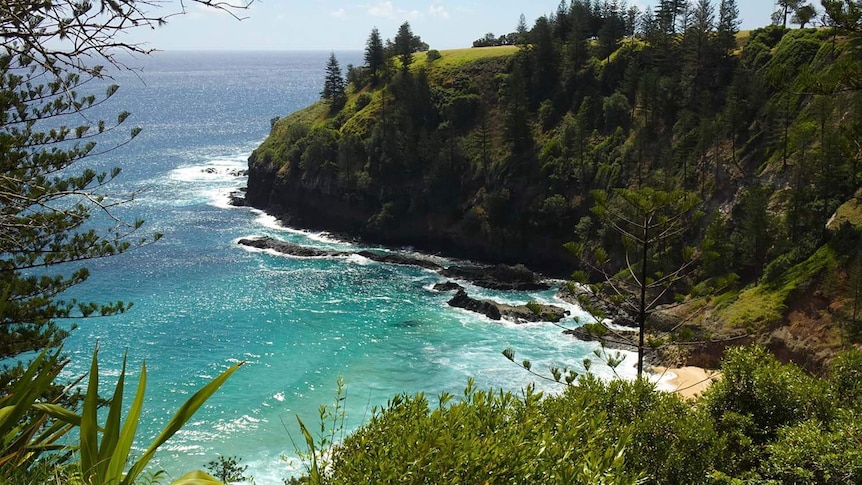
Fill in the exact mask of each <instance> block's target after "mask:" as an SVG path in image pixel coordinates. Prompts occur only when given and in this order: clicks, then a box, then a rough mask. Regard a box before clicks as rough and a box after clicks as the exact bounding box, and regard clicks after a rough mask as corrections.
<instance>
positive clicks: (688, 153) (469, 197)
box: [248, 1, 862, 371]
mask: <svg viewBox="0 0 862 485" xmlns="http://www.w3.org/2000/svg"><path fill="white" fill-rule="evenodd" d="M585 3H586V4H587V5H589V2H577V1H576V2H572V4H571V5H570V6H568V7H566V8H563V7H564V6H565V4H563V5H562V6H561V9H560V10H558V11H557V13H556V14H555V15H554V16H551V17H550V18H546V17H542V18H540V19H538V20H537V21H536V22H535V24H534V26H533V27H532V29H530V30H529V31H525V32H523V37H522V40H521V42H520V44H519V45H518V46H501V47H487V48H478V49H464V50H457V51H443V52H441V53H439V54H440V56H439V58H436V59H435V57H438V56H430V57H427V56H426V54H415V55H414V56H413V62H412V64H410V65H409V66H407V67H409V68H407V69H405V68H404V67H405V66H403V65H402V64H401V63H400V62H399V61H395V60H391V61H390V62H389V63H388V64H387V66H386V67H385V68H383V70H382V73H381V75H380V79H379V80H378V81H377V82H374V80H373V79H372V76H369V75H368V73H367V72H365V73H364V75H362V72H361V70H360V71H359V75H357V73H356V72H354V73H353V76H352V77H351V75H350V74H349V75H348V79H352V81H353V82H351V84H350V85H349V86H348V88H347V91H346V93H347V96H346V101H345V102H344V104H343V107H337V106H334V105H332V104H330V103H329V102H327V101H321V102H319V103H317V104H315V105H313V106H310V107H308V108H306V109H304V110H301V111H299V112H297V113H293V114H291V115H289V116H287V117H285V118H282V119H281V120H279V121H278V122H277V123H275V125H274V127H273V130H272V133H271V134H270V136H269V138H268V139H267V140H266V141H265V142H264V143H263V144H262V145H261V146H260V147H259V148H258V149H257V150H256V151H255V152H254V153H253V155H252V156H251V158H250V160H249V185H248V201H249V203H251V204H252V205H255V206H258V207H261V208H265V209H268V210H270V211H271V212H275V213H278V214H280V215H281V216H283V217H284V218H285V219H286V220H288V221H289V222H290V223H292V224H296V225H302V226H307V227H315V228H320V229H327V230H333V231H341V232H346V233H349V234H354V235H359V236H362V237H364V238H367V239H368V240H370V241H376V242H381V243H386V244H393V245H411V246H415V247H417V248H420V249H424V250H428V251H441V252H444V253H446V254H451V255H456V256H464V257H471V258H476V259H480V260H485V261H492V262H510V263H515V262H522V263H526V264H528V265H529V266H531V267H534V268H536V269H539V270H541V271H544V272H546V273H547V274H550V275H553V276H561V277H567V276H568V275H569V274H571V272H572V271H574V270H576V269H579V268H581V267H582V265H581V261H579V260H578V259H577V258H575V257H574V256H573V255H572V254H571V253H570V252H569V251H567V250H566V249H565V248H564V247H563V245H564V244H565V243H567V242H569V241H599V242H600V243H601V245H602V246H603V248H604V249H605V250H606V251H607V254H608V257H609V260H610V261H611V262H612V263H613V264H615V265H616V267H617V269H618V270H621V269H623V268H624V267H625V266H626V264H627V262H626V259H625V257H624V254H625V250H626V247H625V244H624V238H620V237H619V235H618V234H617V233H616V232H614V231H612V230H609V228H608V227H607V226H606V225H603V224H601V223H600V222H601V221H599V220H598V218H597V215H596V213H594V212H593V211H592V209H593V207H594V205H595V202H596V200H597V199H596V197H595V193H596V191H599V192H602V193H609V194H613V193H614V191H616V190H619V189H631V190H639V189H642V188H650V189H653V190H661V191H668V192H671V191H681V192H680V193H684V194H687V195H686V196H685V197H692V198H696V199H697V200H699V201H700V203H699V205H698V209H699V211H700V215H701V216H702V217H699V218H697V219H696V222H694V223H692V224H691V226H690V227H688V228H687V230H686V232H685V235H684V241H683V243H684V244H685V245H687V246H691V247H693V254H694V257H695V258H696V260H697V263H698V264H697V266H696V269H695V270H694V271H692V272H690V273H687V274H686V276H685V278H684V279H682V280H680V281H679V282H678V283H676V284H675V286H674V287H673V291H672V293H671V294H668V295H666V296H665V300H664V301H663V303H676V305H675V306H674V308H673V309H672V310H671V309H670V308H668V309H667V310H666V311H665V315H664V317H665V319H671V320H672V321H673V322H675V323H674V324H673V325H671V326H670V327H672V328H673V332H672V334H671V335H670V336H669V337H668V336H667V335H664V336H662V338H670V339H676V338H677V337H685V338H683V340H687V341H694V342H700V343H699V344H698V343H695V344H693V345H685V346H680V347H678V348H676V349H674V350H673V352H672V353H666V354H665V355H664V357H663V358H664V359H665V360H669V361H674V360H676V361H683V360H688V361H689V362H692V363H696V364H701V365H710V366H715V365H717V363H718V360H719V358H720V355H721V353H722V352H723V350H724V348H725V347H726V345H728V344H729V343H742V342H752V341H758V342H761V343H763V344H765V345H766V346H767V347H768V348H769V349H770V350H772V351H773V352H775V353H776V354H777V355H778V356H779V357H780V358H781V359H783V360H794V361H796V362H798V363H800V364H801V365H803V366H804V367H805V368H806V369H809V370H812V371H816V370H819V369H821V368H822V366H823V365H824V363H825V362H826V361H828V359H829V358H830V356H831V355H832V354H833V353H834V351H835V350H836V349H838V348H840V347H842V346H845V345H848V344H853V343H855V342H859V339H860V333H862V332H860V328H861V327H860V315H862V312H860V308H862V252H860V247H862V243H860V241H862V238H860V228H862V216H860V213H862V210H860V209H859V203H860V202H859V198H860V197H862V190H860V187H862V163H860V162H862V92H860V89H862V86H860V83H859V80H860V79H862V75H860V74H862V62H860V61H859V59H860V40H862V38H860V35H859V33H858V32H857V31H855V30H853V29H847V28H845V29H841V30H839V29H838V28H828V29H826V28H824V29H796V30H790V29H786V28H783V27H781V26H770V27H767V28H763V29H757V30H754V31H751V32H745V33H743V34H740V33H738V32H737V31H736V28H735V25H736V24H737V22H736V20H735V17H734V16H733V15H732V12H731V13H728V12H726V11H724V10H722V11H720V12H719V14H718V15H716V14H715V13H714V12H713V13H712V14H710V12H708V11H699V10H698V11H695V12H694V13H693V14H691V15H688V16H685V17H682V16H681V15H680V14H679V13H674V12H664V11H662V8H664V7H660V8H659V9H657V11H656V12H655V14H654V15H653V14H652V13H650V15H645V16H644V17H643V19H642V20H641V24H642V25H643V26H644V27H643V28H642V30H641V31H630V30H629V27H628V24H627V23H626V22H624V21H623V20H624V17H625V13H624V12H617V11H614V10H609V11H598V10H593V9H586V10H584V9H583V6H584V4H585ZM668 3H671V2H668ZM727 3H728V2H722V6H726V4H727ZM701 4H704V5H706V6H709V3H708V2H701V3H699V4H698V5H699V6H700V5H701ZM662 5H664V4H662ZM709 8H712V7H709ZM592 33H597V35H595V36H594V35H591V34H592ZM375 72H376V71H375ZM374 77H376V75H375V76H374ZM652 258H653V259H651V260H650V264H651V265H654V267H656V268H658V267H659V266H660V265H661V264H663V263H666V262H673V261H676V260H678V259H679V258H680V254H679V251H678V249H674V247H671V246H668V247H667V248H664V249H663V252H662V253H660V254H657V255H655V256H653V257H652ZM633 263H636V262H635V261H629V262H628V264H633ZM680 303H681V305H679V304H680Z"/></svg>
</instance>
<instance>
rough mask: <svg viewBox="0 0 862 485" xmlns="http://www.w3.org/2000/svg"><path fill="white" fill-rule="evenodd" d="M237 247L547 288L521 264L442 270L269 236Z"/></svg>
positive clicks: (412, 260)
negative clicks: (356, 258)
mask: <svg viewBox="0 0 862 485" xmlns="http://www.w3.org/2000/svg"><path fill="white" fill-rule="evenodd" d="M237 244H240V245H242V246H248V247H253V248H257V249H270V250H273V251H276V252H278V253H280V254H285V255H288V256H299V257H304V258H316V257H336V256H351V255H354V254H355V255H358V256H362V257H364V258H368V259H370V260H372V261H377V262H379V263H388V264H398V265H405V266H417V267H420V268H425V269H428V270H431V271H435V272H437V273H439V274H441V275H443V276H446V277H451V278H457V279H463V280H466V281H469V282H471V283H473V284H475V285H477V286H481V287H483V288H489V289H495V290H516V291H526V290H545V289H549V288H550V287H551V286H550V285H549V284H547V283H545V282H544V281H542V279H541V277H540V276H539V275H538V274H536V273H534V272H533V271H531V270H530V269H528V268H527V267H526V266H524V265H515V266H508V265H504V264H498V265H496V266H481V265H476V264H469V265H457V264H456V265H451V266H449V267H448V268H444V267H443V266H441V265H439V264H437V263H435V262H434V261H432V260H431V259H428V258H423V257H421V256H411V255H408V254H403V253H391V252H382V251H370V250H361V251H338V250H333V249H318V248H314V247H310V246H302V245H299V244H294V243H289V242H285V241H281V240H278V239H275V238H272V237H269V236H266V237H259V238H243V239H240V240H239V241H238V242H237Z"/></svg>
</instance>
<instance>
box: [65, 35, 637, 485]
mask: <svg viewBox="0 0 862 485" xmlns="http://www.w3.org/2000/svg"><path fill="white" fill-rule="evenodd" d="M337 54H338V56H339V60H340V61H341V63H342V66H344V65H346V64H347V63H351V62H352V63H354V64H359V63H361V52H349V53H337ZM328 56H329V52H261V53H247V52H245V53H224V52H222V53H212V52H209V53H160V54H157V55H155V56H154V57H152V58H147V59H141V60H138V61H136V62H137V63H138V64H139V65H141V66H142V67H143V71H142V72H141V73H140V74H139V75H140V79H138V77H137V76H132V75H129V74H128V73H126V74H119V75H118V76H117V80H118V81H119V83H120V84H121V85H122V89H121V91H120V92H119V93H118V94H117V96H116V98H115V99H112V100H111V102H110V103H109V106H108V109H109V111H108V112H109V113H110V112H112V111H110V110H113V112H116V111H120V110H123V109H125V110H128V111H130V112H132V114H133V117H132V119H131V120H132V122H133V123H134V124H136V125H139V126H141V127H143V128H144V132H143V133H142V134H141V135H140V136H139V137H138V139H136V140H135V141H134V142H133V143H132V144H130V145H128V146H126V147H124V148H122V149H120V150H117V151H115V152H112V153H110V154H109V155H108V156H105V157H102V158H100V159H99V160H97V161H96V163H97V165H100V166H106V167H109V166H115V165H119V166H122V167H123V168H124V172H123V175H122V177H121V179H120V180H118V181H117V182H116V183H115V184H113V186H112V191H133V190H135V191H136V190H141V191H142V192H141V194H140V195H139V196H138V197H137V200H136V201H135V202H134V203H133V204H131V205H129V206H126V207H124V208H122V209H121V211H120V212H121V214H122V215H123V216H124V217H127V218H130V219H133V218H137V217H140V218H143V219H145V220H146V221H147V224H146V226H145V230H146V231H150V232H162V233H164V238H163V239H162V240H161V241H159V242H157V243H156V244H154V245H151V246H148V247H144V248H141V249H138V250H135V251H133V252H131V253H129V254H125V255H122V256H119V257H115V258H110V259H107V260H103V261H95V262H91V263H90V264H88V267H89V268H91V274H92V276H91V278H90V280H89V281H87V282H86V283H85V284H83V285H81V286H80V287H78V288H76V289H75V291H74V293H75V295H77V296H83V297H86V298H89V299H95V300H97V301H110V300H118V299H119V300H124V301H131V302H134V306H133V308H132V309H131V310H130V311H129V312H128V313H126V314H123V315H119V316H115V317H110V318H96V319H91V320H86V321H83V322H79V325H80V327H79V328H78V329H77V330H75V331H74V332H73V334H72V337H71V338H70V339H69V340H68V343H67V345H66V349H67V350H68V351H69V352H70V353H71V354H72V355H73V363H72V365H71V366H70V368H69V372H70V374H80V373H83V372H85V370H86V368H87V365H88V362H89V360H88V357H89V356H90V355H91V353H92V351H93V348H94V346H95V345H96V344H97V343H98V344H99V346H100V349H101V350H100V355H101V363H102V371H103V373H104V375H105V378H104V380H105V381H107V382H110V381H111V380H112V379H115V378H116V375H117V374H118V372H119V365H120V362H121V359H122V355H123V352H125V351H128V355H129V362H130V368H131V369H132V372H131V373H132V375H134V376H136V375H137V374H138V369H139V368H140V365H141V363H142V362H144V361H146V364H147V368H148V380H149V386H148V392H147V403H146V407H145V415H144V417H143V420H142V423H141V426H142V428H141V430H140V431H139V436H140V437H141V441H140V443H139V446H145V445H146V444H147V443H148V441H145V440H146V439H148V438H152V437H153V436H155V435H156V434H157V433H158V431H159V430H160V429H161V426H163V425H164V424H165V423H166V422H167V420H168V419H169V417H170V416H171V414H172V413H173V411H174V410H176V409H177V408H178V407H179V406H180V404H181V403H182V402H183V401H184V400H185V399H187V398H188V396H189V395H190V394H191V393H193V392H194V391H195V390H196V389H197V388H198V387H200V386H201V385H203V384H204V383H205V382H206V381H207V380H208V379H210V378H212V377H214V376H215V375H217V374H218V373H219V372H220V371H221V370H223V369H225V368H227V367H228V366H230V365H231V364H232V363H234V362H237V361H246V362H247V365H245V366H244V367H243V368H242V369H240V371H238V372H237V373H236V374H235V375H234V377H233V378H232V379H231V380H230V381H228V383H227V384H226V385H225V386H224V387H223V388H222V389H221V390H220V391H219V393H217V394H216V395H215V396H214V397H213V398H212V399H211V400H210V401H209V402H208V403H207V405H206V406H205V407H204V408H203V409H201V411H200V412H199V413H198V414H197V415H196V416H195V418H194V420H193V421H192V422H191V423H189V424H188V425H187V426H186V427H185V428H184V429H183V430H182V431H181V432H180V433H179V434H178V435H177V436H175V437H174V438H173V439H172V440H171V441H170V442H169V443H168V444H167V445H166V446H165V447H164V448H163V449H162V451H160V453H159V454H157V463H158V465H159V466H161V467H163V468H164V469H166V470H167V471H168V473H169V475H170V476H172V477H176V476H178V475H179V474H181V472H184V471H188V470H190V469H195V468H202V467H203V466H204V465H205V464H206V463H207V462H208V461H210V460H212V459H214V458H216V456H217V455H219V454H221V455H227V456H231V455H236V456H239V457H242V459H243V463H244V464H247V465H249V470H248V472H249V474H251V475H253V476H254V477H255V478H256V480H257V483H260V484H269V483H280V479H281V478H282V477H287V476H290V475H293V474H295V473H296V472H297V470H298V469H299V468H298V467H299V466H300V463H299V462H298V461H297V460H295V459H292V458H291V457H293V456H295V449H294V445H293V444H292V440H294V441H296V442H297V443H299V441H300V440H299V432H298V429H297V426H296V417H295V416H297V415H299V416H301V417H302V418H303V420H304V421H305V422H306V423H307V424H310V425H313V424H316V423H317V410H318V407H319V406H320V405H322V404H329V403H331V402H332V401H333V399H334V398H335V390H336V382H337V380H338V378H339V377H341V378H343V379H344V382H345V385H346V398H347V399H346V421H345V428H346V430H350V429H354V428H355V427H357V426H359V425H361V424H362V422H363V421H364V420H365V419H367V417H368V416H369V414H370V412H371V407H373V406H379V405H381V404H383V403H385V402H386V400H387V399H388V398H389V397H391V396H393V395H395V394H397V393H401V392H407V393H415V392H419V391H423V392H425V393H426V394H428V395H430V396H436V395H438V394H440V393H441V392H443V391H448V392H451V393H456V394H458V393H460V392H461V391H462V390H463V388H464V386H465V385H466V382H467V379H468V378H473V379H475V381H476V383H477V385H478V386H479V387H481V388H503V389H507V390H513V391H517V390H519V389H522V388H523V387H524V386H526V385H527V384H529V383H530V382H532V378H531V376H530V375H529V374H527V373H526V372H524V371H523V370H521V369H519V368H518V367H516V366H515V365H513V364H512V363H511V362H509V361H507V360H506V359H505V358H504V357H503V356H502V355H501V354H500V352H501V351H502V350H503V349H505V348H507V347H513V348H515V349H516V350H517V353H518V357H519V358H522V357H523V358H529V359H531V360H533V362H534V366H535V367H536V368H539V369H541V368H547V365H549V364H555V365H565V364H569V365H573V366H575V367H576V368H577V367H578V365H579V363H580V362H581V360H582V359H583V358H584V357H587V356H589V355H590V354H591V352H592V350H593V348H594V346H593V345H592V344H586V343H582V342H578V341H576V340H574V339H571V338H568V337H564V336H562V335H561V334H560V329H559V328H558V327H556V326H553V325H551V324H528V325H515V324H512V323H506V322H503V323H500V322H492V321H490V320H488V319H485V318H484V317H480V316H477V315H474V314H471V313H467V312H465V311H463V310H459V309H453V308H450V307H448V306H447V305H446V300H447V299H448V298H449V297H450V296H451V295H449V294H441V293H436V292H434V291H431V289H430V287H431V286H432V285H433V284H434V283H435V282H439V281H443V279H442V278H441V277H439V276H438V275H436V274H435V273H432V272H429V271H425V270H422V269H418V268H410V267H403V266H392V265H385V264H380V263H375V262H371V261H369V260H366V259H364V258H361V257H358V256H354V257H339V258H326V259H298V258H288V257H283V256H279V255H275V254H270V253H267V252H264V251H256V250H249V249H247V248H243V247H240V246H238V245H237V244H236V241H237V240H238V239H240V238H242V237H248V236H263V235H271V236H274V237H278V238H281V239H285V240H290V241H292V242H296V243H300V244H306V245H314V246H325V247H338V248H342V249H346V248H351V247H352V248H355V247H356V245H354V244H352V243H347V242H341V241H338V240H335V239H334V238H332V237H331V236H329V235H326V234H319V233H309V232H304V231H300V230H295V229H291V228H285V227H281V226H280V225H278V224H277V223H276V221H275V220H274V219H273V218H271V217H269V216H266V215H265V214H262V213H260V212H258V211H255V210H252V209H248V208H234V207H230V206H228V204H227V194H228V193H230V192H231V191H232V190H236V189H237V188H239V187H242V186H244V185H245V179H244V178H243V177H240V176H236V175H234V172H235V170H241V169H243V168H245V166H246V159H247V157H248V155H249V154H250V152H251V150H253V149H254V147H255V146H257V144H259V143H260V142H261V141H262V140H263V139H264V138H265V136H266V134H267V132H268V131H269V126H270V119H271V118H272V117H275V116H280V115H284V114H287V113H289V112H291V111H293V110H296V109H298V108H301V107H303V106H305V105H307V104H309V103H311V102H314V101H315V100H316V99H317V98H318V96H319V91H320V89H321V86H322V79H323V70H324V66H325V63H326V60H327V58H328ZM466 286H467V288H468V292H469V293H471V295H473V296H477V297H488V298H490V297H493V298H496V299H498V300H500V301H506V302H511V303H525V302H527V301H529V300H538V301H541V302H555V298H554V291H553V290H550V291H545V292H534V293H524V292H498V291H491V290H484V289H481V288H476V287H472V286H470V285H466ZM556 303H558V304H559V303H560V302H556ZM572 311H577V309H576V308H572ZM633 363H634V359H633V358H631V357H629V358H627V359H626V362H625V363H624V364H623V367H624V369H622V370H621V371H620V372H621V373H623V374H626V375H631V374H632V373H633V371H632V369H631V365H632V364H633ZM594 371H595V372H597V373H599V374H602V375H610V371H609V370H608V369H605V368H602V367H601V366H597V367H596V368H594ZM538 385H539V386H540V387H543V388H547V389H548V390H555V389H556V388H555V387H553V386H550V387H546V384H542V383H538ZM129 392H130V393H131V391H129ZM129 398H130V397H129ZM282 457H284V458H286V460H285V459H283V458H282Z"/></svg>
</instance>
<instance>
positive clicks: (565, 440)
mask: <svg viewBox="0 0 862 485" xmlns="http://www.w3.org/2000/svg"><path fill="white" fill-rule="evenodd" d="M722 370H723V375H722V378H721V380H719V381H718V382H716V383H714V384H713V385H712V387H711V388H710V389H709V390H708V391H706V393H705V394H704V395H703V396H702V397H699V398H697V399H696V400H694V401H686V400H683V399H682V398H680V397H679V396H677V395H676V394H671V393H665V392H661V391H656V390H655V389H654V387H653V385H652V384H649V383H647V382H646V381H644V380H637V381H622V380H615V381H611V382H603V381H601V380H599V379H596V378H595V377H592V376H586V377H583V378H581V379H580V380H579V381H578V382H577V384H576V385H575V386H571V387H568V388H566V390H565V391H564V392H563V393H562V394H559V395H549V396H542V395H541V393H537V392H535V391H532V390H529V389H528V390H526V391H524V393H523V394H522V395H519V396H518V395H513V394H510V393H504V392H486V391H477V390H476V389H473V388H472V386H471V385H468V387H467V389H466V390H465V391H464V395H463V396H459V397H455V396H451V395H444V396H440V397H439V398H438V400H437V403H435V405H434V406H432V405H431V404H430V403H429V399H428V398H427V397H426V396H425V395H422V394H418V395H415V396H406V395H404V396H398V397H396V398H393V399H392V400H390V401H389V403H388V404H387V405H386V406H385V407H383V408H382V409H379V410H376V411H375V414H374V416H373V417H372V418H371V419H370V420H369V422H368V423H367V424H366V425H364V426H363V427H362V428H360V429H359V430H358V431H357V432H355V433H353V434H352V435H350V436H349V437H347V438H346V439H345V440H344V442H343V443H342V444H340V445H337V446H336V447H335V448H334V451H333V452H332V454H331V456H329V457H325V458H323V457H322V458H323V460H324V461H326V462H327V463H328V465H327V466H326V468H324V469H323V470H322V471H321V474H320V476H319V477H318V479H319V481H320V482H321V483H333V484H335V483H441V482H446V483H525V484H526V483H582V484H596V483H608V484H611V483H613V484H617V483H619V484H622V483H655V484H725V483H726V484H729V483H739V484H742V483H821V484H831V483H834V484H843V483H859V482H860V480H862V454H860V453H862V452H860V450H862V421H860V402H862V401H860V399H859V397H860V387H859V382H860V381H859V377H860V373H862V354H860V353H859V352H849V353H844V354H840V355H839V356H838V357H837V358H836V359H835V361H834V362H833V364H832V366H831V368H830V374H829V375H828V376H827V377H825V378H816V377H812V376H810V375H808V374H805V373H804V372H802V371H801V370H800V369H799V368H797V367H795V366H793V365H787V364H781V363H778V362H777V361H776V360H775V358H774V357H773V356H771V355H770V354H769V353H768V352H766V351H765V350H764V349H763V348H760V347H753V348H747V349H737V350H734V351H731V352H730V353H729V354H728V356H727V359H726V361H725V363H724V366H723V369H722ZM306 478H307V477H306ZM639 480H640V481H639ZM302 481H303V480H301V479H300V480H295V482H300V483H301V482H302Z"/></svg>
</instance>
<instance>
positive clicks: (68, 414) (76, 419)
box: [33, 403, 81, 426]
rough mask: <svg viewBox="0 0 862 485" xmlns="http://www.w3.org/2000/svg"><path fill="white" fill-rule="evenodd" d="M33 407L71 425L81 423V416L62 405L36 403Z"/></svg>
mask: <svg viewBox="0 0 862 485" xmlns="http://www.w3.org/2000/svg"><path fill="white" fill-rule="evenodd" d="M33 409H36V410H38V411H41V412H43V413H45V414H47V415H48V416H51V417H52V418H55V419H59V420H60V421H62V422H64V423H67V424H71V425H73V426H80V425H81V416H79V415H77V414H75V413H73V412H72V411H69V410H68V409H66V408H64V407H62V406H58V405H56V404H47V403H36V404H34V405H33Z"/></svg>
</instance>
